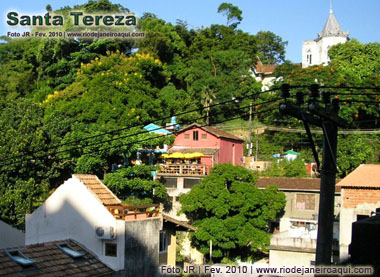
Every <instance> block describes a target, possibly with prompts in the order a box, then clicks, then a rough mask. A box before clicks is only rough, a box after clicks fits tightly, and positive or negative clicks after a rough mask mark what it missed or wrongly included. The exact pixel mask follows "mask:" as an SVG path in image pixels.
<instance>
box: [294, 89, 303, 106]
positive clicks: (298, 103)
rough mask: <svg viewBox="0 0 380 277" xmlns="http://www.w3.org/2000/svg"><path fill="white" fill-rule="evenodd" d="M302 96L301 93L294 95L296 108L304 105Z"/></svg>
mask: <svg viewBox="0 0 380 277" xmlns="http://www.w3.org/2000/svg"><path fill="white" fill-rule="evenodd" d="M303 97H304V95H303V93H302V91H297V93H296V104H297V105H298V106H301V105H302V104H304V103H305V100H304V99H303Z"/></svg>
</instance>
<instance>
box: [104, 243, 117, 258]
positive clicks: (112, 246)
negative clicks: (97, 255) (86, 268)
mask: <svg viewBox="0 0 380 277" xmlns="http://www.w3.org/2000/svg"><path fill="white" fill-rule="evenodd" d="M105 249H106V253H105V255H106V256H108V257H117V244H116V243H108V242H106V247H105Z"/></svg>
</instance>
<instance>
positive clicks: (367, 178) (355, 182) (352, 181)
mask: <svg viewBox="0 0 380 277" xmlns="http://www.w3.org/2000/svg"><path fill="white" fill-rule="evenodd" d="M337 186H339V187H363V188H380V164H361V165H359V166H358V167H357V168H356V169H355V170H354V171H352V172H351V173H350V174H348V175H347V176H346V177H344V178H343V179H342V180H341V181H340V182H339V183H338V184H337Z"/></svg>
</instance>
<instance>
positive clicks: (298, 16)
mask: <svg viewBox="0 0 380 277" xmlns="http://www.w3.org/2000/svg"><path fill="white" fill-rule="evenodd" d="M224 1H225V2H228V3H232V4H233V5H235V6H238V7H239V8H240V9H241V10H242V11H243V20H242V22H241V24H240V25H239V26H238V28H239V29H241V30H243V31H245V32H248V33H250V34H253V35H254V34H256V33H257V32H258V31H261V30H263V31H271V32H273V33H275V34H276V35H278V36H280V37H281V38H282V40H283V41H287V42H288V45H287V47H286V59H288V60H290V61H292V62H301V60H302V52H301V51H302V41H304V40H310V39H315V38H317V34H318V32H320V31H322V29H323V26H324V24H325V22H326V20H327V18H328V16H329V10H330V0H265V1H263V0H191V1H188V0H187V1H185V0H139V1H132V0H130V1H127V0H111V2H112V3H118V4H121V5H123V6H124V7H127V8H128V9H130V10H131V12H133V13H135V14H136V15H137V16H142V15H143V13H144V12H151V13H154V14H156V15H157V16H158V17H159V18H161V19H164V20H165V21H167V22H171V23H174V24H175V22H176V20H177V19H180V20H183V21H186V22H187V23H188V26H189V28H201V27H209V26H210V25H211V24H226V18H225V17H224V16H223V15H222V14H218V13H217V10H218V6H219V5H220V4H221V3H222V2H224ZM86 2H87V0H65V1H58V0H40V1H36V2H34V1H30V0H13V1H1V2H0V35H6V34H7V31H8V30H9V27H8V26H7V24H6V20H7V19H6V15H7V13H8V12H10V11H17V12H18V13H19V15H20V16H21V15H22V14H35V15H44V14H45V12H46V10H45V7H46V5H47V4H50V5H51V6H52V8H53V10H55V9H59V8H61V7H63V6H74V5H77V4H83V3H86ZM333 11H334V15H335V17H336V18H337V20H338V22H339V24H340V25H341V27H342V29H343V31H345V32H347V31H348V32H349V33H350V38H355V39H357V40H359V41H360V42H362V43H369V42H380V19H379V14H380V0H333Z"/></svg>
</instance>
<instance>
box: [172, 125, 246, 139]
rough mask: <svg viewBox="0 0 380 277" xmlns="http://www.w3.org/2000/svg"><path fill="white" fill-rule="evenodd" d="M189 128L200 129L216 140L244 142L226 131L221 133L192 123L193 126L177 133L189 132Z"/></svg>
mask: <svg viewBox="0 0 380 277" xmlns="http://www.w3.org/2000/svg"><path fill="white" fill-rule="evenodd" d="M191 128H200V129H202V130H204V131H206V132H208V133H210V134H212V135H214V136H216V137H217V138H226V139H232V140H237V141H242V142H243V141H244V140H242V139H241V138H239V137H237V136H234V135H232V134H230V133H227V132H226V131H223V130H220V129H217V128H214V127H210V126H202V125H200V124H198V123H193V124H191V125H189V126H187V127H186V128H184V129H182V130H180V131H179V133H182V132H184V131H186V130H189V129H191Z"/></svg>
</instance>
